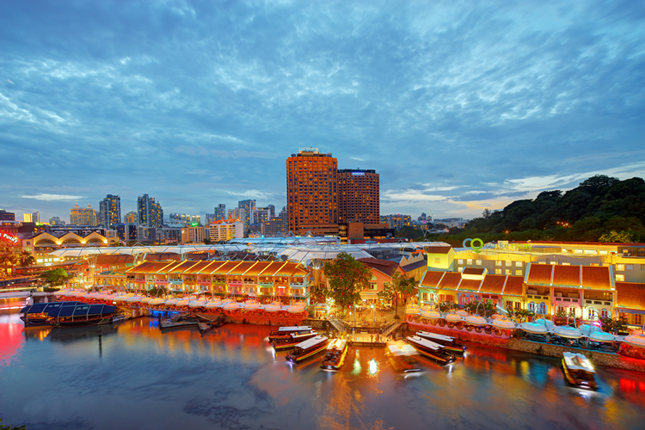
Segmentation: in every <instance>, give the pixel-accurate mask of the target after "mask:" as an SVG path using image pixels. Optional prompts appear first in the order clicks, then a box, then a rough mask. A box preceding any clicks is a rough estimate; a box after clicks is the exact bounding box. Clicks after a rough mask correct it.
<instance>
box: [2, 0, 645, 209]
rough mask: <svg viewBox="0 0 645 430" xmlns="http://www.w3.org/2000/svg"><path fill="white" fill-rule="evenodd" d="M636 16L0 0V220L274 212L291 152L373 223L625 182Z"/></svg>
mask: <svg viewBox="0 0 645 430" xmlns="http://www.w3.org/2000/svg"><path fill="white" fill-rule="evenodd" d="M35 5H37V6H35ZM644 17H645V8H644V6H643V4H641V3H638V2H629V1H624V2H611V3H601V2H593V3H592V2H584V3H579V4H570V3H567V2H550V3H545V4H540V5H536V4H512V5H511V4H507V3H506V2H496V1H488V2H477V3H476V4H471V3H463V4H455V3H452V2H450V3H442V2H439V3H433V4H425V3H409V2H404V3H402V4H399V3H397V4H393V3H381V4H380V5H377V6H374V4H373V3H372V2H353V3H350V4H344V3H325V4H310V3H306V2H303V3H293V4H290V3H288V2H284V3H271V2H268V3H266V4H263V5H261V6H258V5H256V4H247V3H242V2H239V3H232V4H228V5H222V4H219V3H214V4H209V3H203V4H201V3H196V4H192V3H185V2H171V3H169V4H167V5H164V6H160V5H156V4H152V3H150V4H149V3H130V4H128V6H127V7H123V4H122V3H109V2H108V3H102V4H94V3H89V4H79V5H74V4H71V3H65V2H63V3H51V2H44V1H43V2H39V1H38V2H3V3H2V4H0V49H2V52H3V54H4V55H3V56H2V58H0V66H1V67H0V69H1V70H3V73H2V76H1V77H2V79H1V80H0V153H1V154H2V157H0V166H2V171H3V184H2V185H0V187H1V188H2V192H1V194H0V195H1V196H2V197H1V198H0V207H2V208H4V209H6V210H7V211H10V212H15V213H16V216H17V218H18V217H20V215H19V214H21V213H33V212H36V211H38V212H40V217H41V220H44V221H46V220H48V219H49V218H51V217H53V216H58V217H61V218H67V217H68V214H69V211H70V208H72V207H73V205H74V204H75V203H78V205H79V206H80V207H87V205H88V204H90V205H92V207H93V208H95V209H98V208H99V202H100V201H101V200H102V199H104V198H105V197H106V195H108V194H114V195H118V196H120V198H121V208H122V214H125V213H127V212H130V211H132V210H135V209H136V205H137V197H138V196H141V195H143V194H144V193H146V194H148V195H150V196H154V197H155V198H157V199H158V201H159V202H162V205H163V210H164V212H165V213H174V212H179V213H189V214H199V213H211V212H212V211H213V208H214V206H216V205H217V204H220V203H223V204H226V205H227V206H228V207H229V208H233V207H235V206H237V202H238V201H243V200H247V199H253V200H256V202H257V204H258V206H266V205H268V204H274V205H275V206H276V208H281V207H282V206H285V205H286V178H285V176H286V172H285V160H286V158H288V157H289V155H290V154H292V153H295V152H297V151H298V149H299V148H301V147H317V148H319V149H320V152H324V153H332V154H333V156H334V157H335V158H337V159H338V168H339V169H357V168H360V169H374V170H376V172H377V173H379V175H380V186H381V201H380V209H381V211H380V212H381V215H386V214H390V213H403V214H410V215H412V217H413V218H416V217H417V216H418V215H419V214H420V213H422V212H425V213H428V212H429V210H430V209H431V210H432V212H433V214H434V216H435V217H436V218H444V217H463V218H472V217H475V216H479V215H480V214H481V212H482V211H483V209H485V208H488V209H491V210H493V209H500V208H503V207H504V206H505V205H506V204H508V203H510V202H512V201H514V200H519V199H522V198H533V197H535V196H536V195H537V194H538V193H539V192H540V191H543V190H553V189H562V190H567V189H571V188H575V187H576V186H577V185H578V183H579V182H581V181H583V180H585V179H587V178H588V177H590V176H593V175H595V174H606V175H609V176H616V177H618V178H619V179H621V180H624V179H627V178H630V177H633V176H638V177H645V162H644V161H642V160H645V150H644V149H643V148H644V147H645V145H643V134H644V133H643V126H642V124H643V112H645V109H644V108H645V106H644V105H645V99H644V97H643V92H642V88H643V81H644V79H643V77H644V70H645V67H644V66H645V64H644V63H645V61H644V55H643V52H642V48H641V47H642V46H643V42H644V41H645V36H644V34H645V30H643V29H644V28H645V26H643V18H644ZM70 23H73V25H70Z"/></svg>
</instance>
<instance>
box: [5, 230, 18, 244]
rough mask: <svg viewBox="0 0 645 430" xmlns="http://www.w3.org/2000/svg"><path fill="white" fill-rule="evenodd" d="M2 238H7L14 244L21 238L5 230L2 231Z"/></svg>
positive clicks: (6, 239)
mask: <svg viewBox="0 0 645 430" xmlns="http://www.w3.org/2000/svg"><path fill="white" fill-rule="evenodd" d="M0 239H2V240H5V241H7V242H9V243H12V244H14V245H16V244H17V243H18V240H20V239H18V238H17V237H16V236H14V235H11V234H9V233H4V232H2V233H0Z"/></svg>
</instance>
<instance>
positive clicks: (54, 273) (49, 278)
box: [40, 268, 73, 287]
mask: <svg viewBox="0 0 645 430" xmlns="http://www.w3.org/2000/svg"><path fill="white" fill-rule="evenodd" d="M40 277H41V278H42V279H44V280H45V282H47V283H48V284H49V286H50V287H60V286H61V285H64V284H66V283H67V282H68V281H69V280H70V279H71V278H73V276H70V275H68V274H67V272H66V271H65V269H60V268H59V269H54V270H48V271H46V272H43V273H42V274H41V275H40Z"/></svg>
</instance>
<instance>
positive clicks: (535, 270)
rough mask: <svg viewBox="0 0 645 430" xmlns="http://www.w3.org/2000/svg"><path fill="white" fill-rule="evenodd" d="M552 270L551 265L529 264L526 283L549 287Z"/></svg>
mask: <svg viewBox="0 0 645 430" xmlns="http://www.w3.org/2000/svg"><path fill="white" fill-rule="evenodd" d="M552 270H553V266H552V265H551V264H539V263H531V267H530V268H529V275H528V278H527V280H526V283H527V284H543V285H550V284H551V272H552Z"/></svg>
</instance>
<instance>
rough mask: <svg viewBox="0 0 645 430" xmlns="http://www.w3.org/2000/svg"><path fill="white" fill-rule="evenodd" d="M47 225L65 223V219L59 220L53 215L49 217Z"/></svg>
mask: <svg viewBox="0 0 645 430" xmlns="http://www.w3.org/2000/svg"><path fill="white" fill-rule="evenodd" d="M49 225H51V226H54V225H65V221H61V220H60V218H59V217H57V216H53V217H51V218H49Z"/></svg>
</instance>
